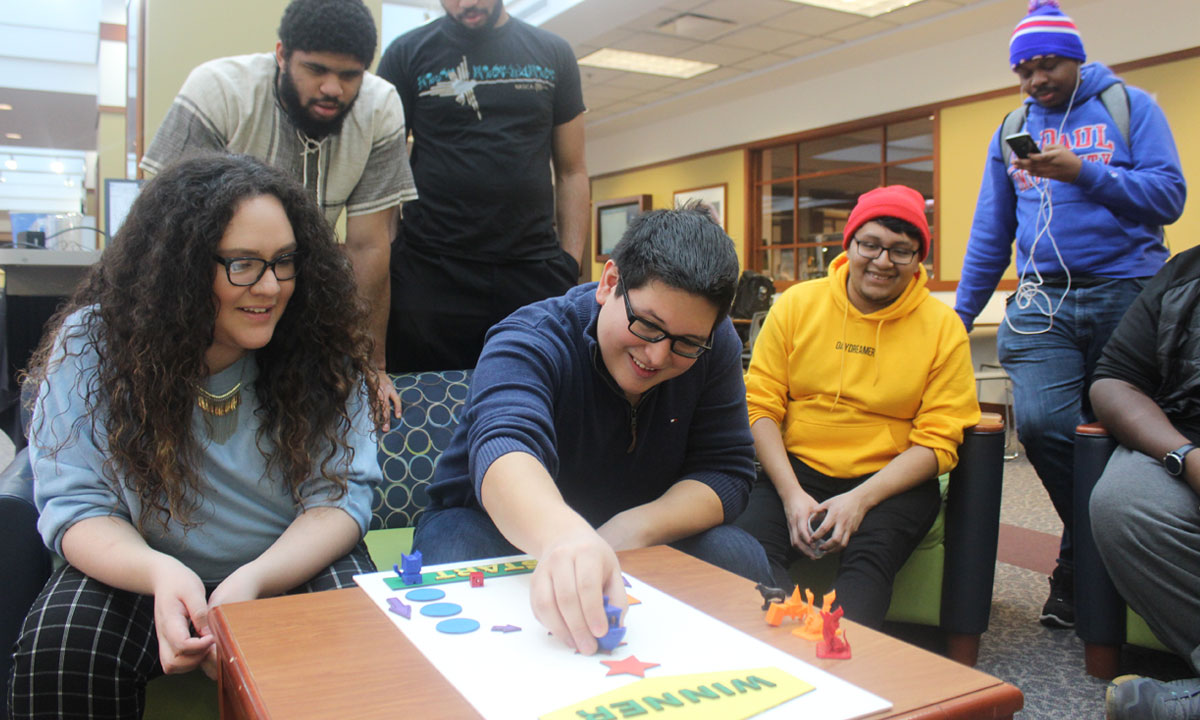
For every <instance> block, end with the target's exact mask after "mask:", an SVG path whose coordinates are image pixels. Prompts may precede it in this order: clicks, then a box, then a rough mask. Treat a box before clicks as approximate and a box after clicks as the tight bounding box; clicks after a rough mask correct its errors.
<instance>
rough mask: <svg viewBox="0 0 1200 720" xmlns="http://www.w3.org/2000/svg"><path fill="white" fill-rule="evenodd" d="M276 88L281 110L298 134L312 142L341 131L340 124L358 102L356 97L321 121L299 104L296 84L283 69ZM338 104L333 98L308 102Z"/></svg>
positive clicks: (315, 99) (320, 98) (322, 98)
mask: <svg viewBox="0 0 1200 720" xmlns="http://www.w3.org/2000/svg"><path fill="white" fill-rule="evenodd" d="M276 87H277V88H278V91H279V92H278V94H279V101H280V102H281V103H282V104H283V109H284V111H285V112H287V114H288V117H289V118H290V119H291V121H292V124H293V125H295V126H296V127H297V128H298V129H299V130H300V132H302V133H304V134H305V135H307V136H308V137H310V138H312V139H313V140H320V139H322V138H324V137H325V136H326V135H336V134H338V133H339V132H341V131H342V123H343V122H344V121H345V120H346V116H347V115H349V114H350V109H351V108H352V107H354V103H355V102H357V101H358V95H357V94H356V95H355V96H354V99H353V100H351V101H350V102H348V103H346V104H345V105H343V106H342V109H341V111H340V112H338V114H337V115H335V116H334V117H333V118H331V119H329V120H321V119H318V118H315V117H313V116H312V114H310V113H309V112H308V108H307V107H306V106H305V105H303V104H301V102H300V93H299V92H297V91H296V83H295V82H294V81H293V80H292V75H291V73H289V72H288V71H287V68H284V69H283V71H282V72H281V73H280V76H279V82H278V83H277V84H276ZM330 101H333V102H338V104H339V105H341V102H340V101H337V100H334V99H333V98H327V97H317V98H313V99H312V100H310V101H309V105H315V104H317V103H319V102H330Z"/></svg>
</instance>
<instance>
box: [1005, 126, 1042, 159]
mask: <svg viewBox="0 0 1200 720" xmlns="http://www.w3.org/2000/svg"><path fill="white" fill-rule="evenodd" d="M1004 142H1006V143H1008V146H1009V147H1010V148H1012V151H1013V153H1014V154H1015V155H1016V156H1017V157H1019V158H1021V159H1022V160H1024V159H1025V158H1027V157H1029V156H1030V155H1033V154H1035V153H1040V152H1041V150H1040V149H1038V146H1037V143H1036V142H1034V140H1033V136H1032V135H1030V134H1029V133H1027V132H1020V133H1015V134H1013V135H1009V136H1008V137H1006V138H1004Z"/></svg>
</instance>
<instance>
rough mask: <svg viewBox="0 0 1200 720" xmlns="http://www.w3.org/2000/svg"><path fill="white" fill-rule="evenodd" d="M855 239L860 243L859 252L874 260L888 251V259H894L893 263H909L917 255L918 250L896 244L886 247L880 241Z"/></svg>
mask: <svg viewBox="0 0 1200 720" xmlns="http://www.w3.org/2000/svg"><path fill="white" fill-rule="evenodd" d="M853 239H854V242H856V243H858V254H859V255H862V256H863V257H865V258H867V259H868V260H874V259H875V258H877V257H879V256H880V255H882V254H883V253H884V252H886V253H887V254H888V259H889V260H891V261H892V264H893V265H907V264H909V263H910V262H912V261H913V258H915V257H916V256H917V251H916V250H909V249H908V248H902V247H898V246H896V245H893V246H891V247H884V246H882V245H880V244H879V243H874V242H871V241H870V240H865V241H864V240H859V239H858V238H853Z"/></svg>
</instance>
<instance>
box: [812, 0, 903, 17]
mask: <svg viewBox="0 0 1200 720" xmlns="http://www.w3.org/2000/svg"><path fill="white" fill-rule="evenodd" d="M792 2H794V3H799V4H800V5H815V6H816V7H823V8H828V9H830V10H838V11H840V12H845V13H854V14H855V15H863V16H866V17H875V16H877V15H882V14H884V13H889V12H891V11H893V10H897V9H899V8H902V7H908V6H909V5H915V4H917V3H919V2H921V0H792Z"/></svg>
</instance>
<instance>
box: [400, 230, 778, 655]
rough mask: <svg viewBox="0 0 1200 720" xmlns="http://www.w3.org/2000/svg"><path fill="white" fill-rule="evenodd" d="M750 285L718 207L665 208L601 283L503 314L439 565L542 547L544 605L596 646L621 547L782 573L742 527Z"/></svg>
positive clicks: (539, 598)
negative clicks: (733, 317)
mask: <svg viewBox="0 0 1200 720" xmlns="http://www.w3.org/2000/svg"><path fill="white" fill-rule="evenodd" d="M737 281H738V261H737V255H736V253H735V252H734V249H733V241H732V240H730V239H729V236H727V235H726V234H725V233H724V232H723V231H722V230H721V228H720V227H719V226H718V225H717V224H716V223H714V222H713V221H712V220H711V218H710V217H709V215H708V214H707V213H705V212H703V211H701V210H698V209H684V210H657V211H654V212H651V213H647V214H645V215H642V216H639V217H638V218H635V219H634V221H633V222H632V223H631V224H630V226H629V228H628V230H627V231H626V233H625V236H624V237H623V238H622V239H621V241H620V242H619V243H617V246H616V248H614V249H613V253H612V259H611V260H609V261H608V262H607V263H606V264H605V266H604V270H603V272H602V273H601V276H600V281H599V282H598V283H589V284H587V285H581V286H579V287H575V288H572V289H571V290H569V291H568V292H567V293H566V294H565V295H563V296H561V297H557V298H551V299H549V300H543V301H541V302H537V303H534V304H532V305H527V306H525V307H524V308H522V309H520V310H518V311H516V312H515V313H513V314H512V315H509V316H508V318H506V319H505V320H502V321H501V322H500V323H498V324H497V325H495V326H494V327H493V328H492V329H491V331H490V332H489V333H488V336H487V339H486V341H485V343H484V347H483V353H482V354H481V355H480V358H479V364H478V365H477V366H476V368H475V374H474V375H473V377H472V378H471V389H470V392H469V395H468V397H467V403H466V406H465V408H464V410H463V416H462V422H461V423H460V424H459V426H458V430H457V431H456V433H455V435H454V439H453V440H452V441H451V444H450V447H449V449H447V451H446V453H445V454H444V455H443V456H442V458H441V460H440V462H439V463H438V466H437V470H436V471H435V476H434V481H433V484H432V486H431V487H430V489H429V497H430V501H431V502H430V507H429V509H428V510H426V512H425V513H424V514H423V515H422V516H421V520H420V522H419V523H418V525H417V530H416V537H415V538H414V545H415V547H416V548H417V549H418V550H420V551H421V553H422V554H423V556H424V561H425V562H426V563H427V564H431V563H441V562H458V561H465V560H476V559H480V558H488V557H496V556H503V555H511V554H514V553H518V552H522V551H523V552H528V553H529V554H531V555H533V556H534V557H536V558H537V560H538V567H537V570H536V571H535V572H534V574H533V579H532V587H531V591H530V592H531V598H530V599H531V603H532V606H533V610H534V614H535V616H536V617H537V618H538V620H539V621H540V622H541V623H542V624H543V625H545V626H546V627H547V628H548V629H549V630H550V631H551V632H552V633H553V634H554V635H555V636H557V637H559V638H562V640H563V641H564V642H565V643H566V644H567V645H568V646H570V647H573V648H575V649H577V650H579V651H580V652H582V653H585V654H590V653H592V652H595V650H596V645H597V643H596V638H597V637H601V636H603V635H604V634H605V633H606V631H607V629H608V626H607V621H606V618H605V613H604V605H603V603H602V601H601V596H602V595H607V596H608V597H609V598H610V600H611V601H612V603H613V604H614V605H617V606H619V607H624V606H625V591H624V586H623V583H622V580H621V570H620V566H619V564H618V562H617V557H616V551H618V550H625V549H633V548H640V547H647V546H650V545H658V544H664V543H670V544H672V545H674V546H675V547H676V548H678V549H680V550H683V551H684V552H687V553H690V554H692V555H695V556H696V557H699V558H700V559H702V560H706V561H708V562H711V563H713V564H714V565H718V566H720V567H723V568H725V569H727V570H731V571H734V572H738V573H741V574H742V575H745V576H747V577H751V578H754V579H755V580H758V581H760V582H767V581H769V579H770V577H771V573H770V570H769V568H768V566H767V558H766V555H765V554H764V553H763V549H762V546H760V545H759V544H758V541H756V540H755V539H754V538H753V537H751V536H750V534H749V533H747V532H746V531H745V530H742V529H741V528H738V527H735V526H734V525H731V524H729V523H732V521H733V520H734V519H735V518H736V517H737V516H738V515H740V514H741V512H742V510H744V509H745V507H746V502H747V500H748V498H749V496H750V487H751V485H752V484H753V482H754V446H753V440H752V438H751V436H750V427H749V422H748V419H747V415H746V386H745V384H744V383H743V381H742V364H741V352H742V343H741V341H740V340H739V339H738V336H737V333H736V332H735V331H734V329H733V324H732V323H730V322H729V320H728V318H727V315H728V313H729V306H730V303H731V302H732V300H733V294H734V290H735V289H736V287H737Z"/></svg>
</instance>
